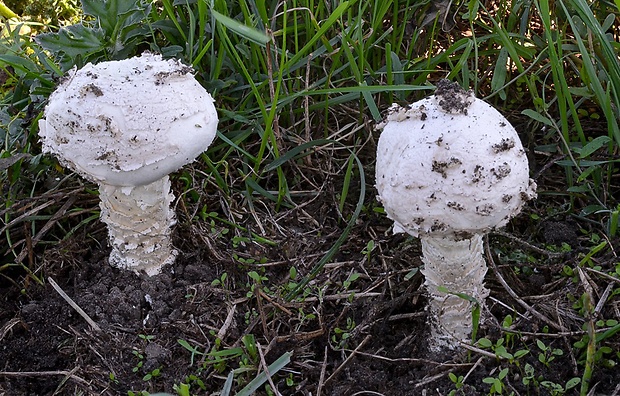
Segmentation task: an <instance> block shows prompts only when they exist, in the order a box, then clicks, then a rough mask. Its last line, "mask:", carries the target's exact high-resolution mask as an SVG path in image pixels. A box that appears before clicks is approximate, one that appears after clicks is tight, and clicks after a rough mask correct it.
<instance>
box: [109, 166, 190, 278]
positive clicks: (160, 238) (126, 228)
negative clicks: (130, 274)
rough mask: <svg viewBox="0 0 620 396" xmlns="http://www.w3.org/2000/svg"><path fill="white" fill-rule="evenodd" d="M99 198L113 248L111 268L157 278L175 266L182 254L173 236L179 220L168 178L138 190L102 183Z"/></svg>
mask: <svg viewBox="0 0 620 396" xmlns="http://www.w3.org/2000/svg"><path fill="white" fill-rule="evenodd" d="M99 196H100V198H101V203H100V204H99V206H100V207H101V220H102V221H103V222H104V223H106V224H107V225H108V230H109V240H110V245H112V252H111V253H110V264H111V265H113V266H115V267H118V268H121V269H129V270H133V271H136V272H139V271H145V272H146V273H147V274H148V275H156V274H159V273H160V272H161V268H162V267H163V266H164V265H166V264H169V263H172V262H174V260H175V258H176V256H177V253H178V252H177V251H176V250H174V249H173V248H172V243H171V241H170V234H171V232H172V231H171V227H172V226H173V225H174V224H175V223H176V220H175V215H174V211H173V210H171V209H170V204H171V202H172V200H173V199H174V195H173V194H172V193H171V192H170V179H169V178H168V176H165V177H163V178H161V179H159V180H157V181H155V182H153V183H151V184H147V185H143V186H136V187H119V186H112V185H109V184H104V183H101V184H99Z"/></svg>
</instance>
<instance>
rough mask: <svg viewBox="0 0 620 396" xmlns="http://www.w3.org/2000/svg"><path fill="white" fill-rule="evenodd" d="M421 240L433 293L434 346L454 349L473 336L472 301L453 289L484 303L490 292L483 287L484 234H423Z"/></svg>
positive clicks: (428, 281) (430, 307) (426, 275)
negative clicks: (464, 236)
mask: <svg viewBox="0 0 620 396" xmlns="http://www.w3.org/2000/svg"><path fill="white" fill-rule="evenodd" d="M421 241H422V254H423V257H422V261H423V262H424V269H423V270H422V274H424V276H425V278H426V281H425V285H426V288H427V291H428V294H429V296H430V304H429V311H430V321H431V324H432V339H431V342H430V345H431V349H432V350H436V351H438V350H441V349H445V348H448V349H455V348H457V347H458V346H459V344H460V342H467V341H469V340H470V339H471V332H472V328H473V326H472V308H473V303H472V302H470V301H469V300H468V299H465V298H462V297H459V296H457V295H455V294H454V293H459V294H461V295H466V296H469V297H472V298H474V299H475V300H476V301H478V303H480V304H481V305H483V304H484V299H485V298H486V297H487V296H488V295H489V290H488V289H487V288H485V287H484V276H485V274H486V272H487V265H486V262H485V261H484V257H483V256H482V253H483V242H482V235H478V234H475V235H474V236H473V237H472V238H471V239H464V240H458V241H457V240H454V239H450V238H445V239H444V238H430V237H423V238H421ZM440 287H442V288H445V290H448V292H449V293H445V292H443V291H441V290H439V288H440Z"/></svg>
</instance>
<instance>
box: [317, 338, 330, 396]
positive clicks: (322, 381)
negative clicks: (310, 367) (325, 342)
mask: <svg viewBox="0 0 620 396" xmlns="http://www.w3.org/2000/svg"><path fill="white" fill-rule="evenodd" d="M326 370H327V346H326V347H325V352H324V353H323V365H322V366H321V375H320V376H319V385H318V386H317V388H316V396H321V391H322V390H323V384H324V383H325V371H326Z"/></svg>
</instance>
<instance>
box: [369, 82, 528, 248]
mask: <svg viewBox="0 0 620 396" xmlns="http://www.w3.org/2000/svg"><path fill="white" fill-rule="evenodd" d="M386 121H387V123H386V124H385V125H384V129H383V132H382V133H381V137H380V139H379V143H378V148H377V164H376V187H377V190H378V192H379V200H380V201H381V202H382V203H383V205H384V208H385V211H386V213H387V215H388V217H389V218H390V219H392V220H394V223H395V226H394V231H395V232H403V231H405V232H407V233H409V234H411V235H413V236H416V237H418V236H423V235H430V234H433V235H435V236H450V237H453V238H456V239H462V238H467V237H469V236H470V235H471V234H477V233H485V232H488V231H490V230H492V229H493V228H495V227H501V226H503V225H505V224H506V223H507V221H508V220H509V219H510V218H511V217H513V216H514V215H515V214H517V213H518V212H519V211H520V210H521V207H522V205H523V203H524V202H525V201H527V200H529V199H532V198H534V197H535V195H536V193H535V190H536V184H535V183H534V182H533V181H532V180H531V179H530V178H529V167H528V163H527V157H526V155H525V152H524V150H523V146H522V145H521V142H520V140H519V136H518V135H517V133H516V131H515V129H514V128H513V127H512V126H511V125H510V124H509V123H508V121H507V120H506V119H505V118H504V117H503V116H502V115H501V114H500V113H499V112H498V111H497V110H495V109H494V108H493V107H491V106H490V105H488V104H487V103H486V102H484V101H482V100H480V99H476V98H475V97H474V96H473V95H472V94H471V93H470V92H465V91H464V90H462V89H461V88H460V87H459V86H458V85H457V84H453V83H450V82H446V81H442V82H440V84H438V89H437V91H436V93H435V95H433V96H430V97H428V98H426V99H423V100H421V101H419V102H416V103H414V104H412V105H410V106H408V107H407V108H399V107H398V106H396V107H394V106H393V108H392V109H391V113H390V115H389V116H388V117H387V120H386Z"/></svg>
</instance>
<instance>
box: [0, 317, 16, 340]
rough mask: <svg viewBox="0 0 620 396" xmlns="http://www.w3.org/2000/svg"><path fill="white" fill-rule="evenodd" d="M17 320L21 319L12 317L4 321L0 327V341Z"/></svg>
mask: <svg viewBox="0 0 620 396" xmlns="http://www.w3.org/2000/svg"><path fill="white" fill-rule="evenodd" d="M19 322H21V320H19V319H17V318H13V319H11V320H9V321H8V322H6V324H5V325H4V326H2V328H1V329H0V341H2V339H3V338H4V337H5V336H6V335H7V333H8V332H9V331H11V329H12V328H13V327H15V325H16V324H18V323H19Z"/></svg>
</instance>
